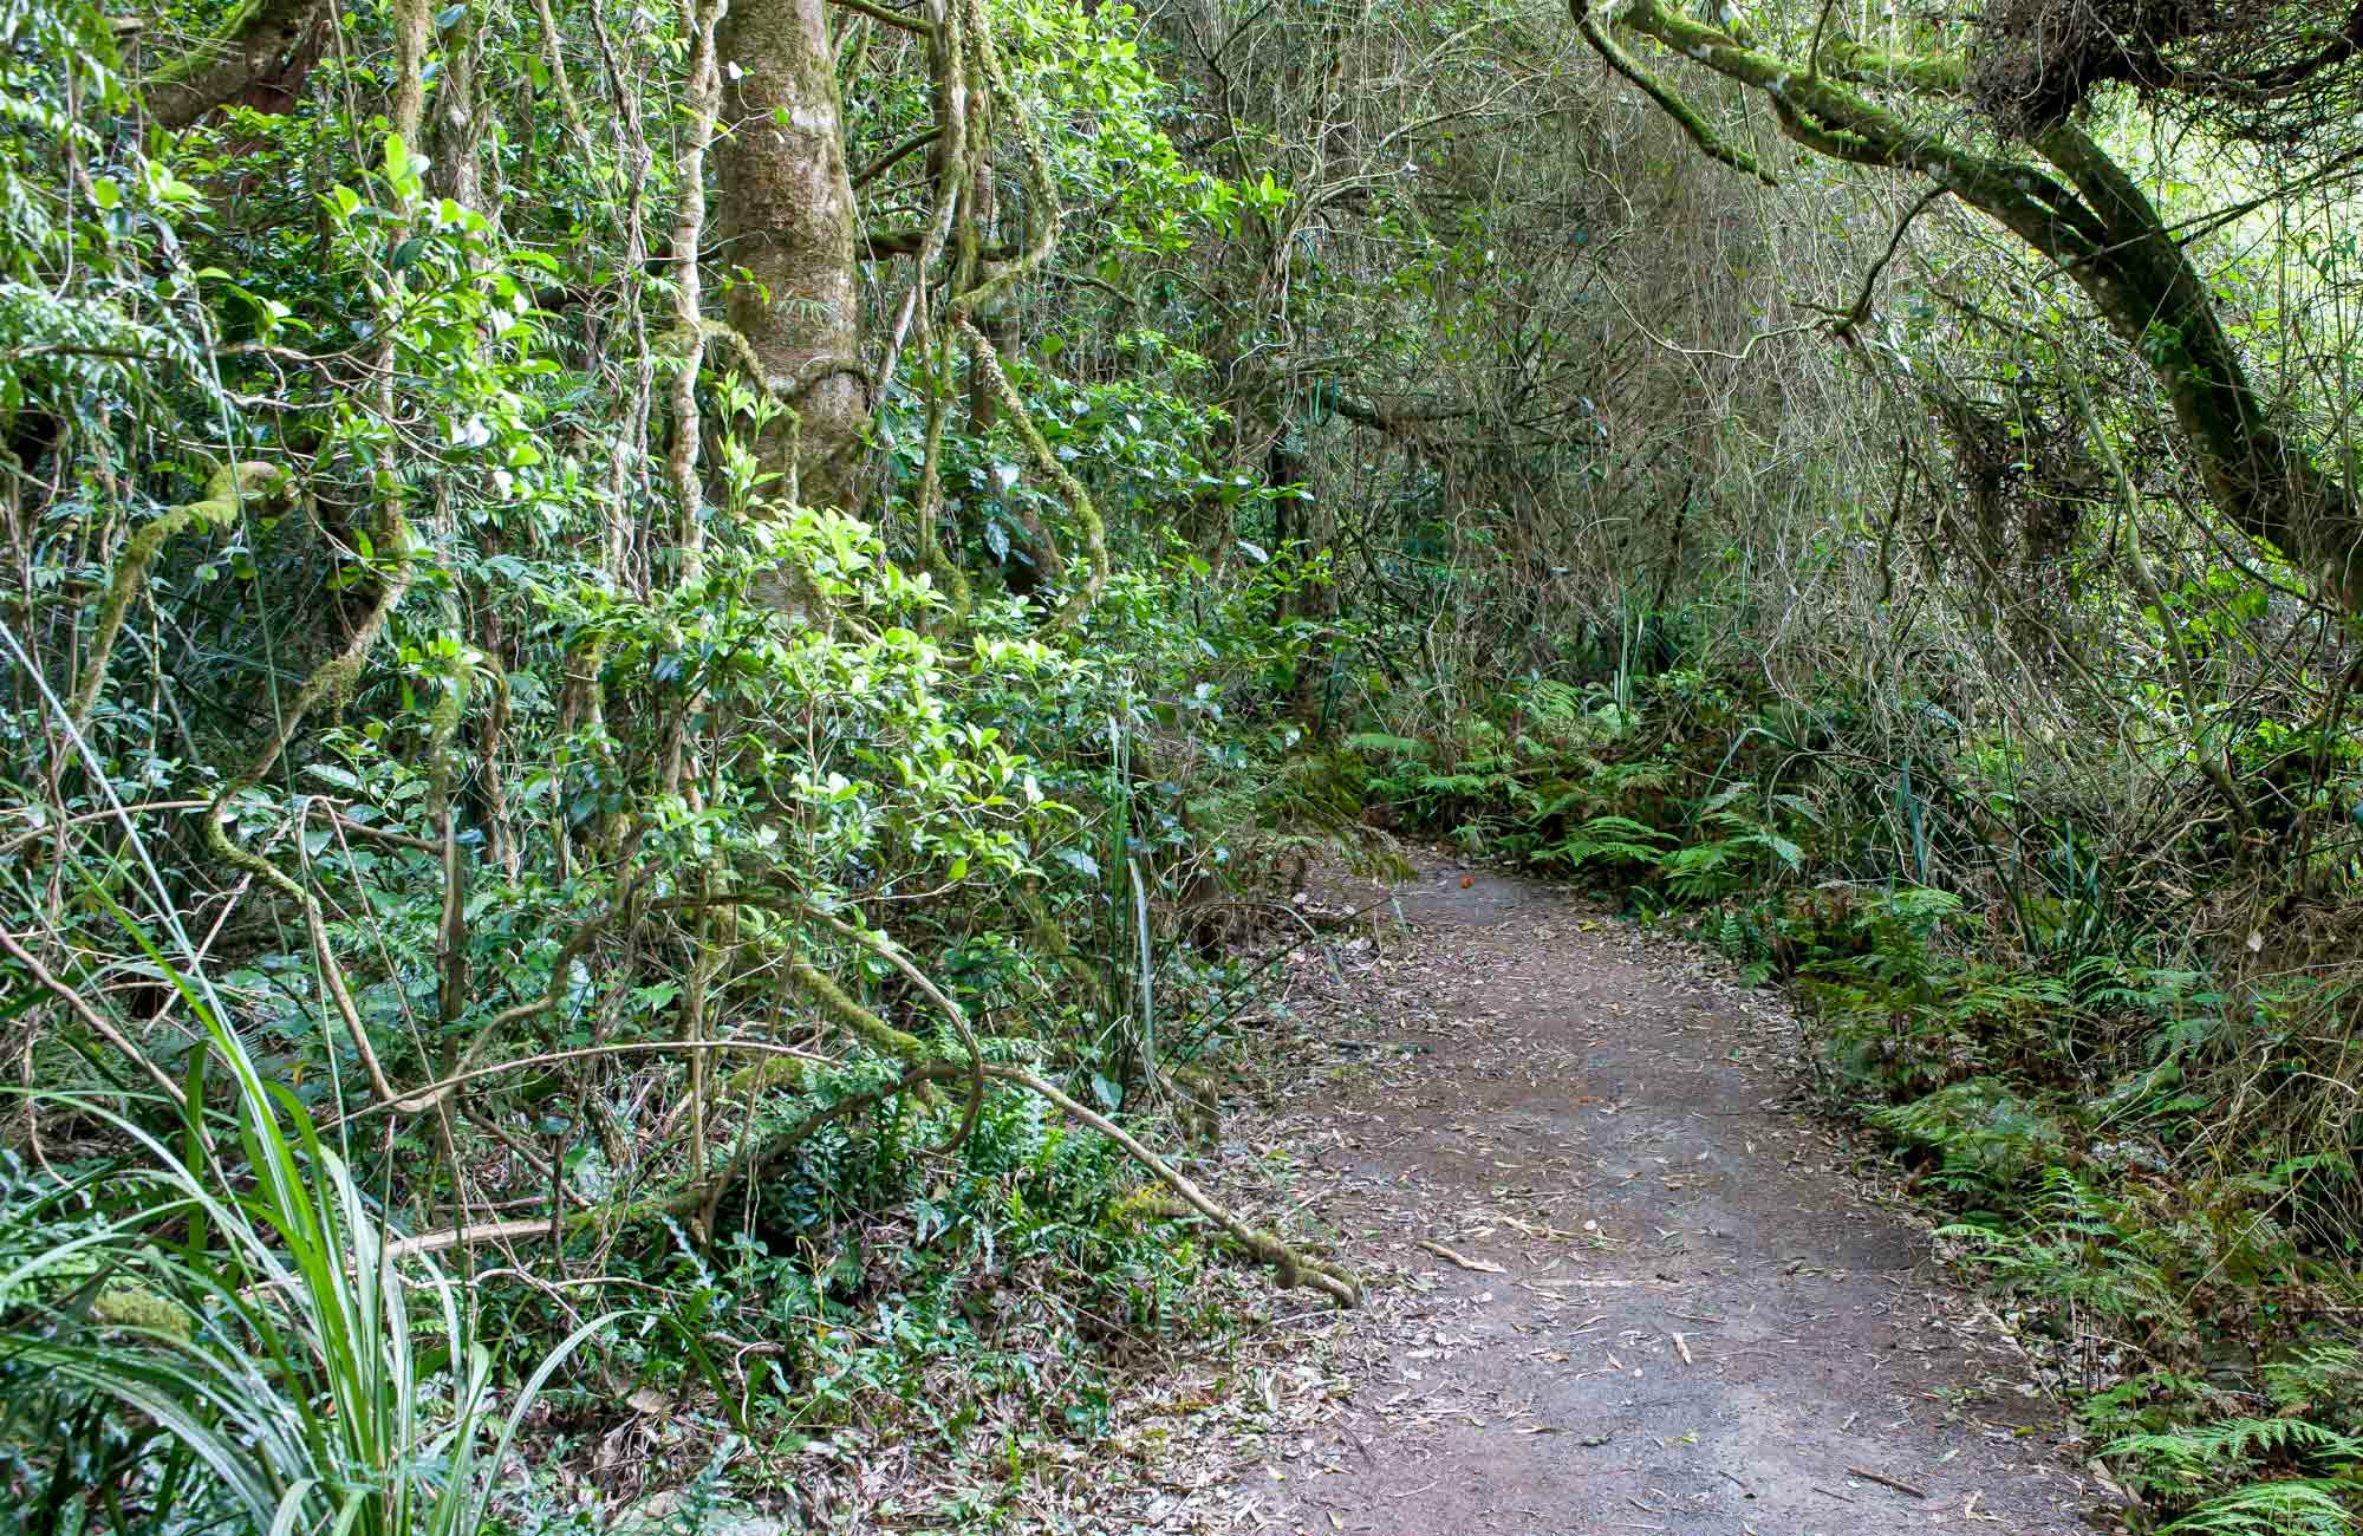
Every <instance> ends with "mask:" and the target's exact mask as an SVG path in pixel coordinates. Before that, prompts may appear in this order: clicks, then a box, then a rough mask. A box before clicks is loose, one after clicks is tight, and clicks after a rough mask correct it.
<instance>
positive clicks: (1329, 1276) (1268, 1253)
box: [788, 960, 1361, 1306]
mask: <svg viewBox="0 0 2363 1536" xmlns="http://www.w3.org/2000/svg"><path fill="white" fill-rule="evenodd" d="M788 974H789V975H790V976H792V977H794V978H795V980H796V981H797V983H798V984H799V985H801V986H802V987H804V988H805V990H806V991H808V992H810V993H812V995H813V997H814V999H815V1000H816V1001H818V1002H819V1003H820V1004H821V1006H822V1007H823V1008H824V1009H825V1010H826V1011H827V1012H828V1013H829V1014H830V1016H831V1017H833V1018H835V1019H837V1020H838V1021H839V1022H840V1023H842V1024H844V1025H845V1026H846V1027H847V1028H848V1029H849V1030H851V1031H853V1032H854V1033H856V1034H858V1035H860V1036H861V1037H862V1038H864V1039H866V1040H868V1041H870V1042H871V1043H872V1044H873V1045H878V1046H880V1047H881V1048H882V1049H884V1050H886V1051H888V1052H890V1053H891V1054H893V1055H897V1056H900V1057H901V1058H902V1059H903V1060H905V1061H907V1062H909V1063H911V1064H912V1066H913V1067H914V1068H915V1069H925V1070H931V1071H933V1072H936V1073H940V1074H941V1075H944V1076H948V1075H949V1074H950V1073H951V1072H953V1071H957V1070H958V1068H956V1067H952V1066H951V1065H950V1064H949V1063H945V1062H937V1061H930V1060H929V1059H928V1055H927V1048H926V1046H925V1045H923V1044H922V1043H921V1042H920V1041H919V1040H918V1039H917V1038H916V1037H914V1036H912V1035H909V1034H906V1033H904V1032H903V1031H901V1030H898V1029H896V1028H894V1027H893V1026H892V1025H890V1024H888V1023H887V1022H886V1021H885V1020H884V1019H881V1018H879V1017H878V1016H877V1015H876V1014H874V1013H871V1012H870V1011H869V1010H868V1009H866V1008H864V1007H862V1006H861V1005H860V1004H859V1003H856V1002H855V1001H854V1000H853V999H852V998H851V997H849V996H847V995H846V993H845V990H844V989H843V988H842V987H840V986H838V985H837V984H836V982H835V981H833V980H831V979H830V978H829V977H827V976H825V975H823V974H822V973H820V972H819V971H816V970H814V969H813V968H812V966H811V965H809V964H807V963H806V962H804V961H802V960H795V961H791V962H790V963H789V966H788ZM980 1070H981V1071H982V1072H983V1073H984V1075H985V1076H986V1077H989V1078H993V1079H995V1080H997V1081H1000V1082H1005V1083H1015V1084H1017V1085H1018V1086H1019V1087H1021V1088H1024V1089H1026V1090H1027V1091H1029V1092H1031V1093H1034V1094H1037V1095H1039V1096H1040V1097H1042V1098H1044V1099H1047V1100H1049V1101H1050V1102H1051V1103H1052V1104H1054V1105H1056V1106H1057V1107H1058V1108H1059V1109H1060V1110H1062V1111H1064V1112H1065V1113H1066V1114H1067V1115H1068V1116H1069V1117H1070V1118H1072V1119H1075V1120H1079V1121H1081V1122H1082V1123H1083V1124H1085V1125H1087V1126H1089V1127H1091V1128H1092V1129H1093V1130H1095V1131H1098V1132H1099V1133H1100V1134H1102V1135H1104V1136H1106V1137H1107V1138H1108V1139H1109V1140H1111V1141H1113V1142H1115V1143H1116V1145H1117V1146H1119V1147H1121V1148H1123V1149H1124V1151H1125V1152H1126V1153H1127V1154H1128V1155H1130V1156H1131V1157H1132V1159H1133V1160H1134V1161H1136V1162H1138V1163H1139V1164H1140V1165H1141V1166H1142V1167H1144V1168H1146V1169H1148V1170H1149V1171H1150V1172H1151V1173H1153V1174H1155V1175H1156V1176H1157V1177H1158V1178H1159V1179H1161V1180H1162V1181H1164V1183H1165V1184H1166V1185H1167V1186H1168V1187H1169V1188H1171V1189H1172V1190H1173V1192H1174V1193H1176V1194H1178V1195H1180V1196H1181V1197H1182V1198H1183V1199H1184V1200H1187V1201H1188V1202H1189V1203H1190V1204H1191V1205H1193V1206H1195V1207H1196V1208H1197V1209H1198V1211H1199V1212H1200V1213H1201V1214H1202V1215H1204V1216H1205V1217H1206V1218H1207V1219H1208V1220H1209V1221H1212V1222H1213V1223H1215V1225H1217V1226H1219V1227H1221V1228H1222V1229H1223V1230H1224V1231H1225V1232H1227V1233H1229V1234H1230V1236H1231V1237H1232V1239H1233V1240H1234V1241H1236V1242H1237V1243H1238V1244H1239V1246H1240V1247H1242V1248H1244V1249H1245V1250H1246V1251H1247V1252H1248V1253H1249V1254H1250V1255H1251V1256H1252V1257H1254V1258H1256V1259H1257V1260H1259V1261H1261V1262H1262V1263H1265V1264H1269V1265H1270V1266H1272V1268H1273V1269H1274V1270H1276V1271H1277V1272H1278V1274H1279V1277H1280V1283H1281V1284H1282V1285H1286V1286H1298V1285H1302V1286H1308V1287H1310V1288H1312V1289H1314V1290H1318V1291H1320V1292H1322V1293H1323V1294H1325V1295H1328V1296H1331V1297H1333V1298H1335V1299H1336V1300H1337V1301H1338V1302H1339V1303H1340V1304H1341V1305H1345V1306H1352V1305H1353V1304H1354V1303H1355V1302H1357V1301H1359V1300H1360V1299H1361V1287H1360V1286H1359V1285H1358V1284H1357V1283H1356V1282H1355V1281H1354V1279H1353V1277H1352V1276H1350V1275H1348V1274H1346V1273H1345V1272H1344V1271H1342V1270H1338V1269H1334V1268H1332V1267H1330V1266H1328V1265H1325V1264H1321V1263H1318V1262H1316V1261H1315V1260H1312V1259H1308V1258H1305V1257H1304V1256H1302V1255H1301V1254H1299V1253H1298V1252H1297V1251H1296V1250H1295V1249H1293V1248H1291V1247H1290V1246H1289V1245H1288V1244H1287V1243H1285V1242H1282V1241H1281V1240H1280V1239H1279V1238H1278V1237H1277V1236H1275V1235H1273V1234H1272V1233H1269V1232H1263V1231H1259V1230H1257V1229H1256V1228H1254V1227H1251V1226H1249V1225H1247V1223H1245V1222H1244V1221H1241V1220H1240V1219H1239V1218H1238V1217H1236V1216H1234V1215H1232V1214H1231V1213H1230V1212H1229V1211H1228V1210H1226V1209H1224V1208H1223V1207H1222V1206H1220V1205H1217V1204H1216V1203H1215V1202H1214V1201H1213V1199H1211V1198H1210V1197H1209V1196H1208V1195H1207V1194H1206V1192H1205V1191H1203V1190H1201V1189H1199V1188H1198V1186H1197V1185H1195V1184H1193V1183H1191V1182H1190V1180H1189V1179H1188V1178H1187V1177H1185V1176H1184V1175H1183V1174H1182V1173H1180V1172H1179V1171H1178V1170H1176V1169H1175V1168H1173V1167H1172V1166H1171V1165H1170V1164H1168V1163H1166V1162H1165V1160H1164V1159H1162V1158H1160V1157H1158V1156H1157V1154H1155V1153H1154V1152H1151V1151H1150V1150H1149V1149H1148V1148H1147V1147H1144V1146H1142V1145H1141V1144H1140V1143H1139V1142H1138V1141H1136V1140H1134V1139H1133V1137H1132V1135H1131V1133H1129V1132H1127V1131H1126V1130H1124V1129H1123V1128H1122V1127H1121V1126H1118V1125H1117V1124H1116V1123H1115V1122H1114V1121H1112V1120H1109V1119H1108V1118H1107V1117H1106V1116H1105V1115H1102V1114H1099V1113H1098V1112H1097V1111H1094V1110H1091V1109H1086V1108H1085V1107H1084V1106H1083V1105H1081V1104H1078V1103H1076V1102H1075V1101H1074V1100H1073V1099H1071V1098H1068V1097H1067V1096H1066V1095H1065V1094H1064V1093H1062V1092H1060V1091H1059V1090H1058V1089H1057V1088H1054V1087H1052V1086H1051V1085H1050V1084H1049V1083H1047V1082H1044V1081H1043V1080H1042V1079H1041V1078H1039V1077H1037V1076H1035V1075H1034V1074H1033V1073H1031V1072H1029V1071H1027V1070H1025V1069H1024V1068H1022V1067H1012V1066H1003V1065H998V1064H985V1065H983V1066H982V1067H981V1068H980Z"/></svg>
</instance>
